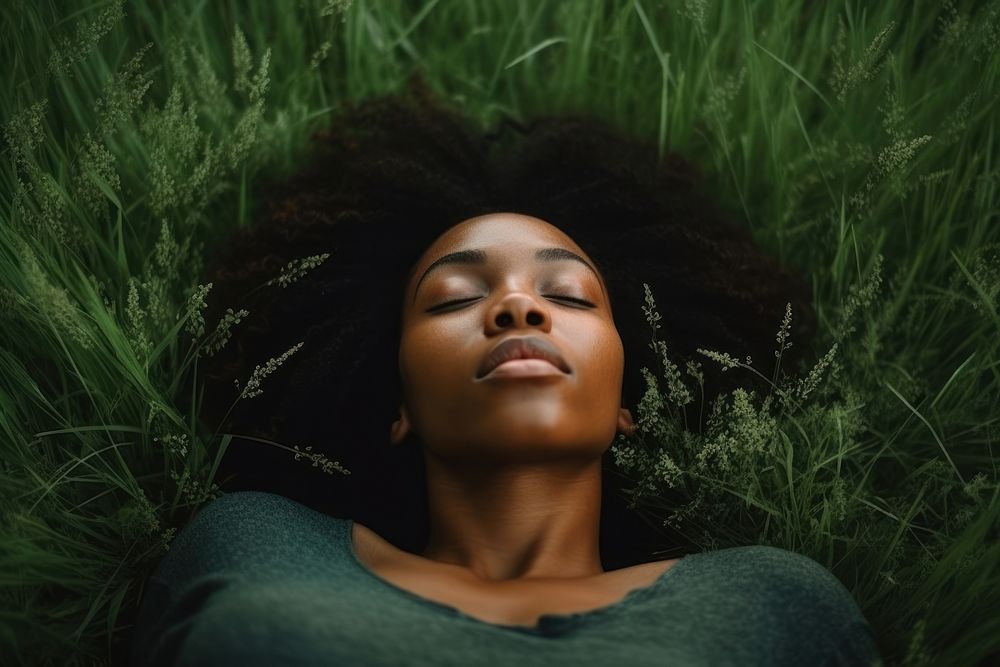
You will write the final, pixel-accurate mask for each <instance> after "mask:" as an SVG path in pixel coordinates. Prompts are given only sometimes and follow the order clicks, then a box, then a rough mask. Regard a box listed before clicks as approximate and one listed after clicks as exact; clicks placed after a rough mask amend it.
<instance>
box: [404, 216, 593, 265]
mask: <svg viewBox="0 0 1000 667" xmlns="http://www.w3.org/2000/svg"><path fill="white" fill-rule="evenodd" d="M542 245H544V246H555V247H563V248H567V249H569V250H572V251H574V252H576V253H577V254H579V255H581V256H583V257H584V258H586V259H588V260H589V259H590V257H588V256H587V253H585V252H584V251H583V249H582V248H580V246H578V245H577V244H576V242H575V241H574V240H573V239H571V238H570V237H569V236H568V235H567V234H566V233H565V232H563V231H562V230H561V229H559V228H558V227H556V226H555V225H552V224H550V223H548V222H545V221H544V220H541V219H539V218H534V217H532V216H530V215H523V214H520V213H490V214H487V215H481V216H477V217H475V218H469V219H468V220H464V221H462V222H460V223H458V224H457V225H455V226H453V227H451V228H449V229H448V230H447V231H446V232H445V233H444V234H442V235H441V236H439V237H438V238H437V239H435V240H434V242H433V243H431V244H430V246H428V247H427V249H426V250H425V251H424V253H423V255H421V257H420V259H419V260H417V263H416V265H415V266H414V267H413V271H412V272H411V274H410V281H412V280H413V279H414V278H415V277H416V276H418V275H420V273H421V272H422V271H423V270H424V269H425V268H426V267H427V266H428V265H429V264H431V262H433V261H434V260H435V259H437V258H438V257H440V256H441V255H443V254H445V253H449V252H454V251H456V250H462V249H467V248H489V247H492V248H505V247H506V248H511V249H513V248H516V247H522V248H525V249H531V248H535V247H539V246H542Z"/></svg>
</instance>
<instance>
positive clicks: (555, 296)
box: [426, 294, 595, 313]
mask: <svg viewBox="0 0 1000 667" xmlns="http://www.w3.org/2000/svg"><path fill="white" fill-rule="evenodd" d="M542 296H544V297H545V298H547V299H552V300H553V301H569V302H571V303H575V304H579V305H580V306H585V307H587V308H594V307H595V304H593V303H591V302H590V301H587V300H585V299H578V298H576V297H575V296H560V295H558V294H543V295H542ZM480 298H481V297H478V296H475V297H471V298H468V299H454V300H452V301H445V302H444V303H439V304H438V305H436V306H434V307H432V308H428V309H427V311H426V312H428V313H433V312H437V311H439V310H443V309H445V308H449V307H451V306H457V305H459V304H463V303H468V302H470V301H476V300H478V299H480Z"/></svg>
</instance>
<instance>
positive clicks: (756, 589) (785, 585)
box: [691, 545, 860, 622]
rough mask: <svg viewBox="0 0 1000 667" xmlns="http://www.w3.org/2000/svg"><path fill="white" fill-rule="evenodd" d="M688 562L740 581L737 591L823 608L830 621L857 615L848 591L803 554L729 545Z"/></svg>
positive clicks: (726, 578) (731, 581)
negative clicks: (727, 547) (730, 546)
mask: <svg viewBox="0 0 1000 667" xmlns="http://www.w3.org/2000/svg"><path fill="white" fill-rule="evenodd" d="M691 564H692V565H698V566H699V569H700V570H702V571H703V572H705V573H708V574H710V575H712V576H713V577H715V578H721V579H725V580H727V581H729V582H730V583H736V582H737V581H738V582H739V584H740V590H741V591H746V592H747V593H748V594H753V595H755V596H758V599H759V598H760V596H763V597H766V598H769V599H772V600H774V601H775V602H776V603H796V604H797V605H803V604H808V605H810V606H813V607H815V608H818V609H823V611H824V612H825V613H828V614H832V616H829V617H828V618H829V620H830V621H834V620H836V619H837V618H839V619H840V620H842V621H843V622H847V621H848V620H850V619H851V618H853V617H857V616H860V612H859V611H858V609H857V605H856V604H855V602H854V599H853V598H852V597H851V594H850V593H849V592H848V591H847V589H846V588H845V587H844V585H843V584H842V583H841V581H840V580H839V579H837V577H836V576H835V575H834V574H833V573H832V572H831V571H830V570H828V569H827V568H825V567H824V566H823V565H821V564H819V563H818V562H816V561H815V560H813V559H812V558H809V557H808V556H805V555H803V554H799V553H795V552H794V551H788V550H786V549H780V548H777V547H771V546H764V545H754V546H745V547H733V548H729V549H720V550H718V551H710V552H703V553H700V554H697V555H696V560H695V561H692V563H691Z"/></svg>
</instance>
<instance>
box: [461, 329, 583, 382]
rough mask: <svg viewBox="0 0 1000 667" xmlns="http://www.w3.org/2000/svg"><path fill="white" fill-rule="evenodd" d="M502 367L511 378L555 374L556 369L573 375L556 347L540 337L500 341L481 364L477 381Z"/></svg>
mask: <svg viewBox="0 0 1000 667" xmlns="http://www.w3.org/2000/svg"><path fill="white" fill-rule="evenodd" d="M501 365H503V366H504V369H503V372H504V374H511V375H515V374H516V375H539V374H551V373H552V371H553V370H554V369H558V370H559V371H562V372H563V373H566V374H567V375H568V374H569V373H571V372H572V370H571V369H570V367H569V364H567V363H566V360H565V359H563V356H562V355H561V354H560V353H559V350H558V349H557V348H556V346H555V345H553V344H552V343H550V342H549V341H547V340H545V339H544V338H540V337H538V336H518V337H516V338H505V339H504V340H502V341H500V343H498V344H497V345H496V346H494V347H493V349H492V350H490V351H489V353H488V354H487V355H486V357H485V358H484V359H483V362H482V363H481V364H480V365H479V370H478V372H477V373H476V379H477V380H479V379H482V378H484V377H486V376H487V375H489V374H490V373H491V372H493V371H494V370H496V369H497V368H498V367H499V366H501ZM498 372H499V371H498Z"/></svg>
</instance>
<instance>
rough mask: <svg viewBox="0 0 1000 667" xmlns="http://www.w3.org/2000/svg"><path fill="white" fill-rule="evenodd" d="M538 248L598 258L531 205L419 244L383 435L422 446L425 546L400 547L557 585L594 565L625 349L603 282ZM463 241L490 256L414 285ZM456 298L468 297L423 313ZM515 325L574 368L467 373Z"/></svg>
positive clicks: (483, 576)
mask: <svg viewBox="0 0 1000 667" xmlns="http://www.w3.org/2000/svg"><path fill="white" fill-rule="evenodd" d="M550 247H557V248H564V249H566V250H570V251H572V252H574V253H576V254H578V255H580V256H581V257H582V258H583V259H585V260H586V261H587V262H588V263H589V264H590V265H591V266H594V263H593V261H592V260H591V259H590V258H589V257H588V256H587V254H586V253H585V252H584V251H583V249H582V248H580V247H579V246H578V245H577V244H576V243H575V242H574V241H573V240H572V239H571V238H570V237H569V236H567V235H566V234H564V233H563V232H562V231H560V230H559V229H558V228H556V227H555V226H553V225H551V224H549V223H547V222H545V221H543V220H539V219H538V218H533V217H530V216H526V215H521V214H515V213H494V214H489V215H484V216H480V217H477V218H472V219H470V220H466V221H464V222H462V223H459V224H457V225H455V226H454V227H452V228H450V229H449V230H448V231H446V232H445V233H444V234H442V235H441V236H440V237H439V238H438V239H436V240H435V241H434V242H433V243H432V244H431V245H430V247H428V248H427V250H426V251H425V252H424V254H423V255H422V256H421V258H420V259H419V260H418V261H417V263H416V264H415V265H414V267H413V270H412V271H411V273H410V277H409V279H408V281H407V285H406V291H405V293H404V299H403V306H402V308H403V310H402V318H403V319H402V335H401V339H400V346H399V369H400V377H401V381H402V390H403V397H402V404H401V405H400V417H399V419H398V420H396V421H395V422H394V423H393V424H392V427H391V429H390V439H391V442H392V443H393V444H394V445H399V444H401V443H402V442H403V440H404V438H405V437H406V436H407V434H409V433H410V432H411V431H412V432H414V433H416V434H417V436H418V437H419V440H420V442H421V443H422V445H423V455H424V460H425V463H426V471H427V490H428V503H429V510H430V526H431V530H430V539H429V543H428V546H427V548H426V549H425V550H424V551H423V553H422V554H420V556H414V555H412V554H410V555H408V557H409V558H410V561H411V562H412V561H413V559H419V558H420V557H422V560H420V561H419V564H420V565H424V566H427V567H438V569H441V570H447V571H448V572H449V574H451V575H454V576H456V577H458V578H459V579H461V580H466V581H469V582H471V583H483V584H488V583H493V582H496V583H500V582H528V581H531V582H552V581H563V582H567V581H570V580H584V579H594V578H595V577H597V576H598V575H600V574H602V573H603V572H604V570H603V568H602V565H601V558H600V551H599V539H598V538H599V535H598V532H599V524H600V510H601V477H602V475H601V457H602V455H603V454H604V453H605V452H606V451H607V449H608V448H609V447H610V446H611V444H612V442H613V441H614V438H615V436H616V433H618V432H622V433H632V432H633V431H634V425H633V422H632V416H631V414H630V413H629V411H628V410H627V409H626V408H624V407H621V391H622V379H623V372H624V362H625V358H624V348H623V346H622V341H621V337H620V336H619V334H618V330H617V329H616V327H615V323H614V319H613V316H612V311H611V304H610V301H609V298H608V292H607V288H606V286H605V285H604V282H603V279H602V278H600V277H599V276H598V275H595V273H594V272H592V271H591V270H590V269H588V268H587V266H585V265H584V264H582V263H579V262H576V261H572V260H564V259H560V260H557V261H550V262H545V261H539V260H537V259H536V258H535V257H534V251H535V250H537V249H539V248H550ZM473 248H479V249H482V250H484V251H485V252H486V253H487V263H486V264H484V265H468V264H452V263H448V264H443V265H440V266H439V267H437V268H435V269H434V270H433V271H431V272H430V273H429V274H428V275H427V276H426V277H425V278H424V279H423V281H422V282H421V283H420V285H419V290H417V291H416V292H415V288H416V286H417V282H418V281H419V280H420V278H421V276H422V275H423V274H424V271H425V270H426V269H427V268H428V267H429V266H430V264H431V263H432V262H434V261H435V260H436V259H438V258H440V257H441V256H443V255H445V254H448V253H451V252H455V251H458V250H467V249H473ZM559 296H571V297H575V298H579V299H584V300H586V301H589V302H590V303H592V304H594V307H587V306H584V305H582V304H577V303H573V302H568V301H563V300H560V299H559V298H558V297H559ZM466 298H476V300H473V301H468V302H465V303H462V304H456V305H454V306H451V307H449V308H446V309H444V310H441V311H436V312H430V313H429V312H426V311H427V310H428V309H429V308H432V307H434V306H437V305H439V304H441V303H444V302H446V301H451V300H455V299H466ZM525 335H535V336H539V337H542V338H544V339H546V340H548V341H549V342H551V343H552V344H553V345H555V347H556V348H557V349H558V350H559V352H560V353H561V354H562V356H563V358H564V359H565V360H566V362H567V363H568V364H569V366H570V369H571V373H570V374H559V375H550V376H546V377H531V378H524V377H521V378H504V379H497V378H494V379H492V380H477V379H476V372H477V370H478V369H479V366H480V364H481V363H482V360H483V358H484V357H485V356H486V355H487V354H488V353H489V351H490V350H491V349H492V348H493V347H494V346H495V345H496V344H497V343H499V342H500V341H502V340H504V339H506V338H508V337H512V336H514V337H517V336H525ZM359 528H362V529H363V527H361V526H359ZM400 556H401V554H400ZM427 561H430V562H427ZM414 564H416V563H414ZM660 571H662V569H661V570H660Z"/></svg>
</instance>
